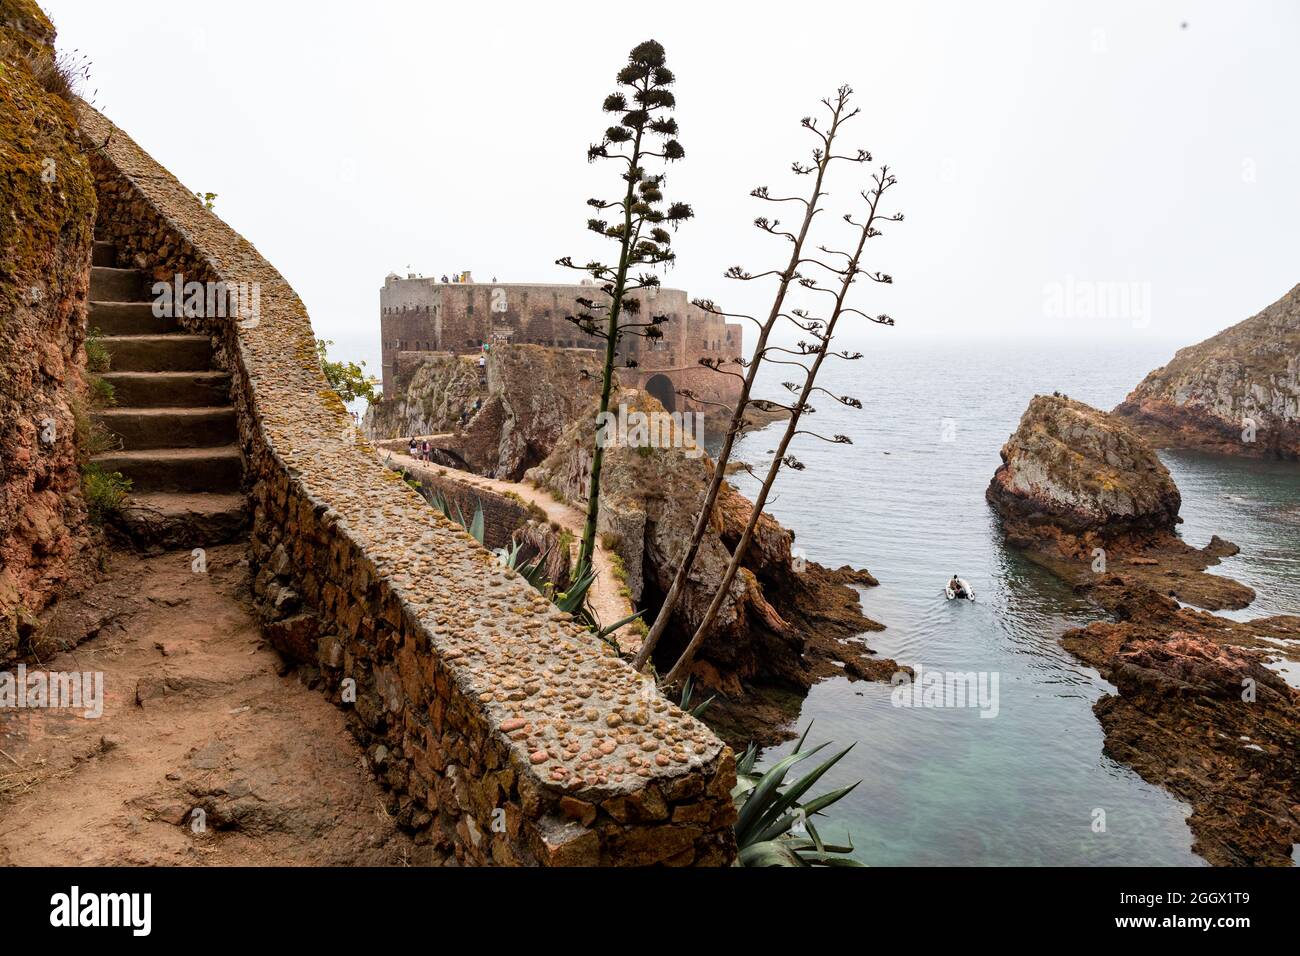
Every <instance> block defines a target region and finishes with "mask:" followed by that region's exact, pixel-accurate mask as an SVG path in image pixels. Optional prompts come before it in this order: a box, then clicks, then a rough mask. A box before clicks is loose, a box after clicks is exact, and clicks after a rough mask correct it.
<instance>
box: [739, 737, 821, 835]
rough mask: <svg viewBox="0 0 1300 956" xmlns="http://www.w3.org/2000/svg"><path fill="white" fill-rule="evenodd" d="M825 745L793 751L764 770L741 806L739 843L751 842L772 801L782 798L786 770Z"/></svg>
mask: <svg viewBox="0 0 1300 956" xmlns="http://www.w3.org/2000/svg"><path fill="white" fill-rule="evenodd" d="M825 746H826V744H818V745H817V746H816V747H814V748H813V749H812V750H809V751H806V752H804V753H792V754H790V755H789V756H787V757H784V758H782V759H781V760H779V761H777V762H776V763H775V764H774V765H773V766H771V767H770V768H768V769H767V770H766V771H764V772H763V776H762V778H761V779H760V780H759V782H758V786H756V787H755V788H754V790H753V792H752V793H750V794H749V796H748V797H747V798H746V799H745V803H744V805H743V806H742V807H741V808H740V816H739V819H737V821H736V842H737V843H738V844H740V845H741V846H744V845H745V844H747V843H749V842H750V837H751V836H752V835H753V834H754V833H755V832H756V828H757V825H758V823H759V821H760V820H762V819H763V817H764V816H765V815H766V814H767V812H768V810H770V809H771V806H772V802H773V801H774V800H778V799H780V796H781V792H780V787H781V784H782V783H783V782H784V781H785V774H786V771H788V770H789V769H790V768H791V767H793V766H794V765H795V764H797V763H798V762H799V761H800V760H806V759H808V758H809V757H811V756H812V755H813V754H815V753H816V752H817V751H819V750H821V749H822V748H823V747H825Z"/></svg>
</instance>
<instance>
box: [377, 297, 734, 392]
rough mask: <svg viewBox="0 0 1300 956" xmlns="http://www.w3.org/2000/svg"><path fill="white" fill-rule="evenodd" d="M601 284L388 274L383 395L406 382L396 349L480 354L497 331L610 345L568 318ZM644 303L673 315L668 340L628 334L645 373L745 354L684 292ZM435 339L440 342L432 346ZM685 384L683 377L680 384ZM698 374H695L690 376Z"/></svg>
mask: <svg viewBox="0 0 1300 956" xmlns="http://www.w3.org/2000/svg"><path fill="white" fill-rule="evenodd" d="M600 295H601V293H600V292H599V291H598V290H597V288H596V287H595V286H584V285H580V284H577V283H574V284H545V283H531V284H530V283H517V282H507V283H456V282H452V283H444V282H440V281H436V280H433V279H427V278H420V279H409V278H408V279H401V278H398V277H397V276H389V278H388V280H387V281H386V282H385V284H384V287H383V289H381V291H380V327H381V330H382V338H383V354H384V359H383V362H384V394H385V396H392V395H393V394H394V393H395V392H396V390H397V389H398V388H399V387H400V386H399V385H398V384H397V379H398V378H399V377H400V374H399V373H398V369H397V366H398V359H397V353H398V352H401V351H421V350H428V349H430V348H433V349H440V350H446V351H452V352H460V353H462V354H463V353H467V352H475V351H478V349H479V348H480V347H481V344H482V343H483V342H485V341H491V339H492V338H493V336H494V335H497V336H500V335H506V336H508V338H509V340H510V341H511V342H514V343H521V344H536V345H549V346H565V347H577V348H591V349H598V350H603V349H604V342H603V340H602V339H600V338H598V337H596V336H589V335H585V334H584V333H582V332H581V331H579V330H578V329H577V328H576V327H575V326H574V325H573V324H572V323H571V322H568V321H566V320H565V316H566V315H570V314H572V313H574V312H575V311H576V309H577V303H576V301H575V300H576V299H577V297H578V296H587V297H590V298H593V299H597V300H599V297H600ZM637 298H639V299H641V300H642V302H643V305H642V308H641V316H643V317H645V318H646V319H648V318H649V316H651V315H668V316H670V321H669V322H668V323H667V324H665V325H663V326H661V327H660V328H661V330H662V331H663V333H664V334H663V338H662V339H660V340H658V341H650V340H646V339H642V338H640V337H637V336H632V335H629V336H626V337H625V338H624V340H623V343H622V346H621V348H622V351H623V353H624V356H625V357H626V358H631V359H634V360H635V361H636V362H637V364H638V366H639V367H640V369H639V370H640V372H641V373H645V372H655V371H665V372H673V371H675V370H681V369H686V370H694V369H695V368H696V366H697V365H698V363H699V360H700V358H701V357H706V356H707V357H710V358H718V357H723V358H735V357H736V356H738V355H740V354H741V351H740V348H741V328H740V326H738V325H734V324H728V323H727V322H726V321H725V320H724V319H722V318H721V317H718V316H713V315H709V314H708V313H706V312H704V311H703V310H701V309H699V308H697V307H696V306H694V305H692V304H691V302H690V298H689V296H688V295H687V294H686V292H685V291H683V290H681V289H660V290H658V291H657V293H656V294H655V296H654V297H653V298H650V297H648V296H646V295H644V294H642V295H639V296H637ZM430 342H433V343H434V344H433V345H432V346H431V345H429V343H430ZM671 377H672V378H673V379H674V382H675V383H676V384H677V386H678V387H685V384H684V380H683V381H677V376H676V375H672V376H671ZM687 377H688V378H693V377H694V376H693V375H688V376H687ZM715 378H716V379H717V380H718V381H717V382H712V383H710V392H711V393H718V394H721V395H722V397H723V398H724V399H725V398H726V397H727V396H728V395H730V396H732V397H734V395H735V393H736V390H737V387H738V386H737V384H735V380H734V379H728V378H726V377H725V376H715Z"/></svg>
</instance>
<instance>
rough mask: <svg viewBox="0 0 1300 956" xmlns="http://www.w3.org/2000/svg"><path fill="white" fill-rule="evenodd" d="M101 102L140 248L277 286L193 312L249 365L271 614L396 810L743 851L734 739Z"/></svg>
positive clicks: (547, 860)
mask: <svg viewBox="0 0 1300 956" xmlns="http://www.w3.org/2000/svg"><path fill="white" fill-rule="evenodd" d="M79 114H80V122H81V126H82V129H83V131H84V132H85V134H86V137H87V139H88V140H89V141H91V142H92V143H94V144H95V146H96V149H94V150H91V151H89V155H90V157H91V162H92V166H93V171H94V174H95V178H96V181H97V186H98V193H99V196H100V201H101V206H100V208H101V214H100V221H101V224H102V226H103V228H104V230H105V232H106V234H107V236H108V238H109V239H111V240H112V241H113V242H114V243H115V244H116V245H117V247H118V249H119V252H120V253H121V254H122V255H123V256H124V258H125V259H126V260H127V261H130V260H131V259H132V258H133V257H135V256H137V255H138V256H139V257H140V258H139V260H138V261H139V263H140V264H141V266H142V267H144V266H149V267H152V269H153V271H154V275H155V277H159V278H161V277H164V276H167V277H170V276H171V275H173V274H175V273H181V274H183V275H184V276H185V278H186V280H195V281H224V282H226V283H227V284H236V283H257V285H258V288H259V291H260V304H261V313H260V316H259V319H258V321H257V322H256V323H245V324H243V325H241V324H240V323H238V322H237V321H236V320H235V319H234V318H229V319H227V318H220V319H218V318H197V319H186V320H185V322H186V325H187V327H188V328H190V329H191V330H202V331H204V332H207V333H208V334H209V335H211V336H212V337H213V339H214V341H215V343H216V345H217V351H218V357H219V359H220V361H221V362H222V363H223V364H224V365H225V367H226V368H228V369H229V370H230V371H231V373H232V376H233V379H234V384H233V388H232V391H233V394H232V400H233V402H234V404H235V408H236V412H237V415H238V418H239V430H240V443H241V447H242V451H243V455H244V457H245V460H246V481H247V482H248V485H249V494H250V497H251V499H252V504H253V510H254V521H253V530H252V532H251V539H250V542H249V565H250V572H251V575H252V579H253V590H254V594H255V598H256V601H257V603H258V609H259V614H260V615H261V617H262V620H263V626H264V629H265V630H266V632H267V634H268V636H270V637H271V639H272V640H273V641H274V642H275V643H276V644H277V646H279V647H280V648H281V649H282V650H284V651H285V652H286V653H288V654H290V655H292V656H295V657H297V658H299V659H301V660H305V661H309V662H311V663H312V664H313V665H314V666H316V667H318V668H319V671H320V675H321V679H322V682H323V685H324V688H325V690H326V692H327V693H328V694H329V695H330V697H331V698H332V699H333V700H335V701H336V702H337V703H338V704H339V705H340V706H341V707H343V708H344V709H345V710H346V711H347V715H348V724H349V726H350V727H351V729H352V730H353V732H354V733H355V734H356V736H357V737H358V739H359V740H360V741H361V743H362V745H363V747H364V748H365V750H366V753H367V756H368V760H369V763H370V765H371V767H372V768H374V769H375V771H376V773H377V774H378V775H379V777H380V779H381V781H382V782H383V783H384V784H385V786H386V787H388V788H389V789H390V791H391V793H392V795H393V806H394V807H395V809H396V819H397V821H398V822H399V823H400V824H401V825H403V826H406V827H409V828H411V829H413V830H415V831H417V842H418V843H421V844H422V845H429V844H431V845H432V846H433V847H434V848H435V849H436V850H438V851H440V852H441V853H443V854H445V855H446V856H447V857H448V858H454V860H455V861H456V862H459V863H462V864H488V863H496V864H507V865H518V864H540V865H573V864H587V865H595V864H599V865H649V864H668V865H717V864H726V863H729V862H730V861H731V860H732V859H733V858H734V855H735V842H734V836H733V834H732V831H731V826H732V823H733V821H734V819H735V811H734V808H733V807H732V804H731V799H730V790H731V788H732V787H733V786H734V784H735V761H734V758H733V755H732V753H731V751H730V750H729V749H728V748H727V747H726V746H725V745H723V744H722V742H721V741H719V740H718V739H717V738H716V737H715V736H714V735H713V734H712V733H711V732H710V731H709V730H708V728H707V727H705V726H704V725H703V724H701V723H700V722H698V721H696V720H695V719H694V718H692V717H690V716H689V715H687V714H684V713H683V712H682V711H680V710H679V709H678V708H677V707H675V706H674V705H673V704H672V703H671V702H670V701H668V700H666V699H664V698H663V697H661V696H660V695H659V693H658V691H657V689H656V688H655V685H654V682H653V681H652V680H647V679H643V678H642V677H641V676H640V675H638V674H637V673H635V672H634V671H633V670H632V669H631V668H629V667H628V666H627V665H626V664H624V663H623V662H622V661H620V660H619V659H618V658H617V656H616V655H614V653H613V652H612V650H611V649H609V648H608V647H606V646H605V645H604V644H603V643H602V642H601V641H600V640H598V639H597V638H596V637H595V636H594V635H591V634H590V633H587V632H584V631H581V630H580V629H578V628H576V627H575V626H574V625H573V624H572V622H571V620H570V618H569V616H568V615H565V614H562V613H560V612H559V611H558V610H557V609H556V608H555V607H554V606H553V605H552V604H550V603H549V602H548V601H547V600H546V599H545V598H543V597H542V596H541V595H540V594H538V593H537V592H536V591H535V590H533V589H532V588H531V587H529V586H528V585H527V584H526V583H524V582H523V581H522V580H521V579H520V578H519V577H518V575H515V574H514V573H513V572H510V571H507V570H505V569H502V568H500V567H499V566H498V564H497V562H496V560H495V558H494V556H493V555H492V554H491V553H490V552H489V551H487V550H486V549H485V548H483V547H482V546H480V545H479V544H478V543H477V542H475V541H473V539H472V538H470V537H469V536H468V535H467V534H466V533H465V532H464V531H463V530H462V529H460V528H458V527H456V526H455V525H453V524H452V523H451V522H450V521H448V520H447V519H446V518H444V517H443V516H442V515H441V514H438V513H437V512H436V511H435V510H434V509H432V508H430V507H429V506H428V504H427V503H426V502H425V501H423V500H422V499H421V498H420V497H419V495H418V494H417V493H416V492H415V491H414V490H412V489H411V488H409V487H408V486H407V485H406V484H405V483H403V482H402V481H401V478H400V476H399V475H397V474H396V473H394V472H392V471H389V470H388V469H386V468H384V467H383V465H382V464H381V463H380V462H379V460H378V459H377V457H376V456H375V454H374V450H373V449H372V448H371V447H369V446H368V445H366V444H364V443H363V442H359V443H357V444H353V443H351V442H349V441H346V440H345V439H344V437H343V436H344V435H346V434H349V432H348V428H347V426H348V424H349V423H350V418H349V416H348V414H347V410H346V409H345V408H344V407H343V404H342V402H341V401H339V400H338V397H337V395H335V394H334V393H333V392H332V391H330V390H329V389H328V386H327V383H326V381H325V378H324V375H323V373H322V372H321V369H320V364H319V361H318V359H317V357H316V352H315V347H314V346H315V338H314V334H313V331H312V328H311V323H310V321H309V320H308V317H307V314H306V310H305V309H304V308H303V305H302V302H301V301H300V300H299V298H298V296H297V295H296V294H295V293H294V291H293V289H292V288H291V287H290V286H289V284H288V283H287V282H286V281H285V280H284V278H283V277H282V276H281V275H280V274H279V273H278V272H277V271H276V270H275V269H274V268H273V267H272V266H271V265H270V264H269V263H267V262H266V261H265V260H264V259H263V258H262V257H261V256H260V255H259V254H258V253H257V250H256V249H254V248H253V246H252V245H251V244H250V243H249V242H248V241H247V240H245V239H244V238H243V237H242V236H240V235H239V234H238V233H236V232H234V230H232V229H230V227H228V226H227V225H226V224H225V223H223V222H222V221H221V220H220V219H218V218H217V217H216V216H214V215H213V214H211V213H210V212H207V211H205V210H204V209H203V207H202V205H201V204H200V203H199V202H198V201H197V200H196V199H195V197H194V196H193V195H192V194H191V193H190V191H189V190H188V189H186V188H185V187H184V186H183V185H182V184H181V183H179V182H178V181H177V180H176V179H175V177H174V176H172V175H171V174H170V173H169V172H167V170H166V169H164V168H163V167H161V166H160V165H158V163H156V162H155V161H154V160H153V159H152V158H151V157H150V156H149V155H148V154H146V153H145V152H144V151H143V150H141V149H140V148H139V146H137V145H136V144H135V143H134V142H133V141H132V140H131V139H130V137H128V136H127V135H126V134H125V133H123V132H122V131H121V130H120V129H118V128H117V127H116V126H114V125H113V124H112V123H111V122H110V121H109V120H107V119H106V118H105V117H103V116H102V115H101V114H100V113H98V112H97V111H96V110H94V109H93V108H91V107H89V106H88V105H86V104H81V106H80V109H79ZM353 434H355V433H354V432H353Z"/></svg>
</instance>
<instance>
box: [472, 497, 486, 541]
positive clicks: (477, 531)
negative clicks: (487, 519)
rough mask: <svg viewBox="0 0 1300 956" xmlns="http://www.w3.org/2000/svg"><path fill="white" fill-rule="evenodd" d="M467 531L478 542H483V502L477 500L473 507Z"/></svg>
mask: <svg viewBox="0 0 1300 956" xmlns="http://www.w3.org/2000/svg"><path fill="white" fill-rule="evenodd" d="M469 533H470V535H471V536H472V537H473V538H474V540H475V541H477V542H478V543H479V544H482V543H483V534H484V529H483V502H481V501H480V502H479V503H478V505H477V506H476V507H475V508H474V518H473V520H472V521H470V525H469Z"/></svg>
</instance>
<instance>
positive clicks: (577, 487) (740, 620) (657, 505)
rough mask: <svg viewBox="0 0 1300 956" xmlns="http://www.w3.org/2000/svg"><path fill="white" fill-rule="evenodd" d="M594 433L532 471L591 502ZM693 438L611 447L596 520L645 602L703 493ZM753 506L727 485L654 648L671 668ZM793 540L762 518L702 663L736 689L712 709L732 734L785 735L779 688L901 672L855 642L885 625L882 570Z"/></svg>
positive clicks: (634, 400) (623, 398) (637, 398)
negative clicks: (863, 598)
mask: <svg viewBox="0 0 1300 956" xmlns="http://www.w3.org/2000/svg"><path fill="white" fill-rule="evenodd" d="M618 402H621V403H624V404H626V406H627V408H628V409H629V411H644V412H654V411H662V410H663V407H662V406H661V405H660V404H659V403H658V401H656V400H655V399H654V398H653V397H651V396H648V395H646V394H645V393H643V392H637V391H633V390H626V391H624V392H623V393H621V394H620V395H619V397H618ZM674 435H675V436H676V435H677V433H676V432H674ZM591 442H592V438H591V434H590V431H589V429H587V428H586V427H585V426H584V425H582V424H580V423H575V424H574V425H572V426H570V427H569V428H568V429H567V430H566V431H565V432H564V434H563V436H562V437H561V438H560V440H559V442H558V443H557V444H556V446H555V450H554V451H553V452H552V454H551V455H550V456H549V457H547V459H546V460H545V461H544V462H543V463H542V464H541V465H539V466H538V467H536V468H533V469H531V470H530V471H529V472H528V474H527V478H528V480H530V481H533V482H535V483H537V484H539V485H541V486H543V487H545V488H547V489H548V490H550V491H551V492H552V493H553V494H555V495H556V496H557V497H560V498H561V499H563V500H566V501H569V502H570V503H573V504H575V505H579V506H583V507H585V503H586V495H587V482H588V480H589V475H590V467H591ZM688 442H689V439H686V438H681V439H680V440H676V439H675V440H674V442H673V445H674V447H635V446H631V445H617V446H615V447H612V448H609V449H607V451H606V454H605V467H604V472H603V478H602V485H601V508H600V518H599V524H598V530H599V533H600V534H601V535H602V538H603V540H604V541H605V542H606V544H607V546H608V547H611V548H612V549H613V550H615V551H616V552H617V553H618V554H619V556H620V558H621V559H622V562H623V565H624V567H625V569H626V577H627V581H626V583H627V587H628V590H629V592H630V594H631V597H632V599H633V601H634V602H636V604H637V606H638V607H648V608H651V609H652V610H653V609H655V608H657V607H658V606H659V604H660V602H661V601H662V596H663V594H664V593H665V592H666V591H667V589H668V587H669V585H670V583H671V581H672V578H673V575H674V573H675V572H676V568H677V564H678V561H679V560H680V556H681V554H682V552H683V551H684V550H685V547H686V543H687V541H688V540H689V538H690V535H691V529H692V527H693V525H694V521H695V516H696V514H697V513H698V510H699V507H700V505H701V503H702V502H703V500H704V493H705V490H706V487H707V484H708V481H709V476H710V474H711V471H712V463H711V461H710V460H709V458H708V457H707V456H703V455H697V456H694V457H692V456H691V455H688V454H686V453H685V452H686V451H687V450H688V447H689V445H688ZM750 507H751V502H750V501H749V500H748V499H746V498H745V497H744V496H743V495H741V494H740V493H739V492H737V491H735V490H734V489H732V488H731V487H729V486H726V485H724V486H723V491H722V493H721V495H720V497H719V500H718V506H717V509H716V511H715V521H714V524H713V527H712V528H711V529H710V532H709V534H708V535H707V536H706V537H705V539H704V542H703V544H702V546H701V548H700V554H699V557H698V558H697V560H696V563H695V566H694V568H693V570H692V572H691V575H690V578H689V580H688V585H687V589H686V593H685V595H684V597H683V599H682V600H681V602H680V603H679V605H678V608H677V611H676V613H675V614H674V617H673V626H672V627H671V628H670V629H669V631H668V632H666V633H665V635H664V638H663V640H662V641H661V643H660V645H659V647H658V649H657V650H656V654H655V662H656V665H657V666H658V668H659V669H660V670H661V671H662V670H664V669H666V668H667V667H668V666H670V665H671V664H672V663H673V662H674V661H675V660H676V658H677V656H678V654H679V653H680V652H681V650H682V649H683V647H684V646H685V644H686V641H687V640H688V639H689V638H690V636H691V634H692V633H693V631H694V628H695V626H696V624H697V623H698V622H699V621H700V620H701V619H702V618H703V615H704V612H705V610H706V608H707V607H708V604H709V602H710V601H711V600H712V598H713V595H714V593H715V592H716V589H717V585H718V582H719V581H720V580H721V578H722V575H723V572H724V570H725V568H726V565H727V562H728V561H729V560H730V555H731V550H732V548H733V547H734V545H735V544H736V542H737V541H738V540H739V538H740V534H741V532H742V531H743V529H744V525H745V522H746V521H747V520H748V517H749V512H750ZM793 542H794V533H793V532H791V531H789V530H788V529H786V528H783V527H781V525H780V524H778V523H777V522H776V521H775V520H774V519H773V518H771V517H770V516H768V515H764V516H763V517H762V519H761V520H760V522H759V525H758V528H757V530H756V532H755V535H754V539H753V542H752V544H751V546H750V549H749V551H748V553H747V555H746V559H745V562H744V566H743V567H742V570H741V572H740V574H739V575H738V576H737V577H736V580H735V581H734V582H733V583H732V586H731V591H730V594H729V595H728V599H727V601H726V602H725V603H724V604H723V606H722V610H721V611H720V613H719V615H718V618H717V622H716V624H715V628H714V631H713V633H712V635H711V636H710V637H709V638H708V640H706V642H705V643H704V645H703V646H702V648H701V650H700V653H699V655H698V656H697V659H696V662H695V666H694V668H693V671H694V674H695V677H696V680H697V681H698V682H699V683H700V684H702V685H703V686H706V687H708V688H711V689H713V690H717V691H721V692H722V693H723V694H724V695H725V696H726V698H728V699H727V700H724V701H721V702H719V703H718V704H716V705H714V706H715V708H716V710H712V709H711V710H710V713H709V717H710V723H711V724H714V725H715V729H717V730H718V731H719V732H720V733H722V734H723V736H724V737H725V738H727V739H729V740H735V741H736V742H740V743H743V742H744V741H745V739H746V738H747V737H748V736H751V735H753V736H757V737H761V738H765V739H776V738H778V737H779V736H780V734H779V728H780V727H781V725H782V724H783V723H784V722H785V720H787V719H788V718H789V716H790V714H789V713H788V710H787V709H786V708H784V707H783V706H782V705H781V704H779V703H777V702H776V700H777V698H778V697H779V696H780V692H781V691H784V692H786V693H787V694H789V693H790V692H795V693H798V692H801V691H804V690H806V689H807V688H808V687H809V686H810V685H811V684H812V683H814V682H815V681H817V680H819V679H821V678H823V677H826V676H829V675H831V674H840V675H844V674H847V675H848V676H849V677H851V678H868V679H885V678H887V677H888V676H889V675H891V674H893V673H894V672H895V671H896V670H897V665H896V664H895V663H894V662H893V661H891V660H883V659H877V658H875V657H874V656H873V654H874V652H872V651H870V650H869V649H867V648H866V647H865V646H864V645H862V644H860V643H850V642H848V641H847V640H846V639H848V638H854V637H858V636H860V635H861V634H862V633H863V632H866V631H875V630H880V629H881V625H880V624H877V623H876V622H875V621H872V620H871V619H869V618H867V617H866V616H864V615H863V613H862V610H861V607H860V603H859V596H858V592H857V590H855V588H856V587H870V586H874V585H875V584H876V581H875V579H874V578H873V577H872V576H871V575H870V574H869V573H867V572H866V571H860V570H855V569H852V568H847V567H846V568H841V569H839V570H829V569H827V568H823V567H822V566H821V565H818V564H816V563H814V562H810V561H805V560H802V559H795V558H794V557H793V554H792V545H793ZM796 700H797V698H796ZM786 703H789V701H786Z"/></svg>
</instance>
